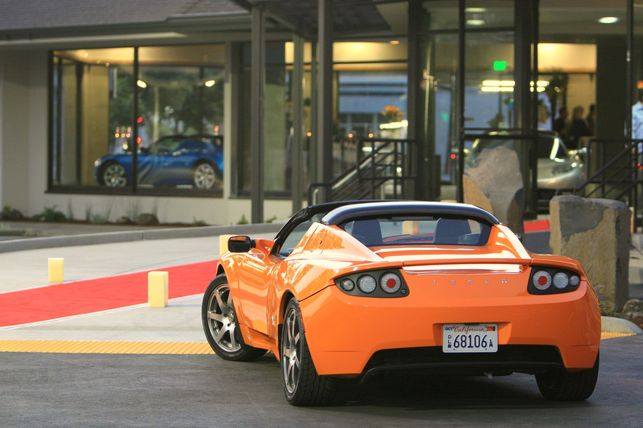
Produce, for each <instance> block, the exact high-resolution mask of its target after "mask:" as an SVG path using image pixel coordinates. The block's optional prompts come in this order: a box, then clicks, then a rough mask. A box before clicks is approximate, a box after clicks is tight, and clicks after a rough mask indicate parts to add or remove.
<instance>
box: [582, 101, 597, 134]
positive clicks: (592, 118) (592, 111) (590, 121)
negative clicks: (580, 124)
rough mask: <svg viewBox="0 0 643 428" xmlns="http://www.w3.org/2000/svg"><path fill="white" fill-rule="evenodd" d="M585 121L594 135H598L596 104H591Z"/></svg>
mask: <svg viewBox="0 0 643 428" xmlns="http://www.w3.org/2000/svg"><path fill="white" fill-rule="evenodd" d="M585 121H586V122H587V127H588V128H589V130H590V132H591V133H592V135H596V104H590V106H589V112H588V113H587V117H586V118H585Z"/></svg>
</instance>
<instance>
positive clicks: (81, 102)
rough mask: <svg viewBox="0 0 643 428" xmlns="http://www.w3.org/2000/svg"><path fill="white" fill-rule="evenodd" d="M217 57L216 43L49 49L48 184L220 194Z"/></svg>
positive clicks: (220, 89)
mask: <svg viewBox="0 0 643 428" xmlns="http://www.w3.org/2000/svg"><path fill="white" fill-rule="evenodd" d="M136 57H138V63H137V64H135V58H136ZM223 58H224V46H223V45H194V46H164V47H141V48H138V55H137V54H136V49H135V48H106V49H79V50H68V51H55V52H53V54H52V61H53V63H52V86H51V87H52V106H51V108H52V129H51V131H52V132H51V141H52V147H51V155H52V156H51V163H52V164H51V167H50V171H51V188H52V189H51V190H54V191H56V190H61V191H67V190H69V191H80V192H83V191H93V192H96V191H99V192H115V193H129V192H132V191H133V190H134V188H136V191H137V192H140V193H145V192H148V193H171V194H194V193H206V194H220V193H221V192H222V184H223ZM136 65H137V66H138V67H135V66H136ZM136 70H137V71H138V74H137V75H135V71H136ZM135 97H137V101H138V102H135ZM135 109H136V111H135ZM134 148H136V158H137V167H136V168H134V165H133V158H134V156H133V154H134ZM134 181H135V182H136V183H135V184H136V185H134Z"/></svg>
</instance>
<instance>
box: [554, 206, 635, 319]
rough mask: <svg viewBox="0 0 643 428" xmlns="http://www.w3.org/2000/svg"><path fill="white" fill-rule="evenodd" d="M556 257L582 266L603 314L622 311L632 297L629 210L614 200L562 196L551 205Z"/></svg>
mask: <svg viewBox="0 0 643 428" xmlns="http://www.w3.org/2000/svg"><path fill="white" fill-rule="evenodd" d="M549 213H550V227H551V234H550V238H549V245H550V246H551V249H552V251H553V253H554V254H560V255H563V256H568V257H573V258H575V259H577V260H579V261H580V262H581V263H582V264H583V268H584V269H585V272H587V276H588V278H589V280H590V282H591V284H592V286H593V287H594V290H596V292H597V294H598V296H599V299H600V302H601V309H602V310H603V312H604V313H613V312H615V311H619V310H620V309H621V308H622V307H623V305H624V304H625V302H626V301H627V298H628V294H629V283H628V273H629V263H630V209H629V208H628V206H627V205H626V204H625V203H623V202H620V201H615V200H612V199H586V198H581V197H579V196H573V195H563V196H556V197H554V198H553V199H552V200H551V201H550V203H549Z"/></svg>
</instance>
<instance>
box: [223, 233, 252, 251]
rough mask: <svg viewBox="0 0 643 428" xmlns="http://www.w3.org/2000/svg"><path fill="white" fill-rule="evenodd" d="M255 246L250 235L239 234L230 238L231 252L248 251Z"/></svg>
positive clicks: (229, 247) (229, 249)
mask: <svg viewBox="0 0 643 428" xmlns="http://www.w3.org/2000/svg"><path fill="white" fill-rule="evenodd" d="M252 247H254V242H253V241H252V239H250V237H249V236H244V235H237V236H231V237H230V238H228V251H230V252H231V253H247V252H248V251H250V249H251V248H252Z"/></svg>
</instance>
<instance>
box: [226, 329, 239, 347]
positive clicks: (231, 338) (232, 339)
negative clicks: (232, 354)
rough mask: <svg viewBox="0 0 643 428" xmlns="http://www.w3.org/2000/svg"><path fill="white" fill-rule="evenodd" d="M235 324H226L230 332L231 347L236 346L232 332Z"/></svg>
mask: <svg viewBox="0 0 643 428" xmlns="http://www.w3.org/2000/svg"><path fill="white" fill-rule="evenodd" d="M236 327H237V325H236V324H230V325H229V326H228V332H229V333H230V345H231V346H232V347H233V348H236V347H237V338H236V337H235V335H234V333H235V330H236Z"/></svg>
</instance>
